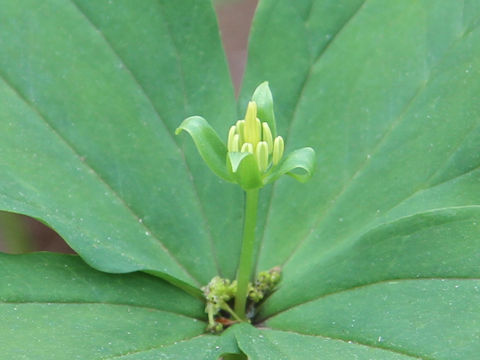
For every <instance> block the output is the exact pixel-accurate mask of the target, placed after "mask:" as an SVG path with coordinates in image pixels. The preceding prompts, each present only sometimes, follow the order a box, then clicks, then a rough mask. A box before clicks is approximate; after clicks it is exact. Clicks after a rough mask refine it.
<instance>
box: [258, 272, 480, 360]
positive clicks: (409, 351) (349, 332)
mask: <svg viewBox="0 0 480 360" xmlns="http://www.w3.org/2000/svg"><path fill="white" fill-rule="evenodd" d="M479 303H480V280H478V279H475V280H462V279H422V280H394V281H387V282H379V283H377V284H373V285H368V286H364V287H358V288H355V289H349V290H347V291H344V292H340V293H335V294H331V295H327V296H324V297H322V298H320V299H318V300H315V301H311V302H308V303H305V304H303V305H300V306H297V307H294V308H292V309H289V310H287V311H285V312H284V313H282V314H279V315H277V316H276V317H274V318H272V319H271V320H269V321H268V322H267V325H269V326H274V327H275V328H279V329H284V330H293V331H298V332H299V333H304V334H313V335H321V336H323V337H328V338H330V339H338V340H343V341H352V342H354V343H357V344H363V345H366V346H368V347H373V348H380V349H385V350H390V351H392V352H396V353H400V354H406V355H410V356H412V358H415V359H419V358H420V359H439V360H440V359H475V358H476V357H477V356H478V353H479V351H480V341H479V340H480V313H479V311H478V304H479ZM313 314H314V315H313ZM312 315H313V316H312ZM380 358H382V359H383V357H380ZM385 358H387V357H385Z"/></svg>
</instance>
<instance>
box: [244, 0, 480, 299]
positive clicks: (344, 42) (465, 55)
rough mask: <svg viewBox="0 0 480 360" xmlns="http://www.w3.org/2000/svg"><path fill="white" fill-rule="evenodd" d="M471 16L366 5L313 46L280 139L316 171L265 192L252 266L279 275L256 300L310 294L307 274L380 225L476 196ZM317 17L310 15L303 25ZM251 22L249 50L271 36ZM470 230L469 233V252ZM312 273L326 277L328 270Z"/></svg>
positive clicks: (479, 87)
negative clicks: (301, 149) (313, 158)
mask: <svg viewBox="0 0 480 360" xmlns="http://www.w3.org/2000/svg"><path fill="white" fill-rule="evenodd" d="M316 3H317V2H314V3H313V4H314V6H313V7H312V9H313V8H315V6H316V5H315V4H316ZM318 3H326V2H321V1H318ZM264 4H271V6H275V9H276V11H278V13H279V14H282V11H283V12H285V14H284V15H283V18H282V19H278V21H279V22H281V21H283V22H285V21H287V20H286V19H287V14H291V16H292V17H295V16H296V15H294V13H293V10H292V9H291V5H289V4H286V3H285V2H282V1H265V2H264ZM264 6H267V5H264ZM479 14H480V8H479V5H478V4H477V3H475V2H465V8H464V3H463V2H457V1H446V2H444V3H442V4H439V3H438V2H435V1H417V2H407V3H405V2H401V1H392V2H384V1H375V0H371V1H370V0H367V1H366V2H364V3H363V5H362V6H360V7H358V9H357V10H356V12H354V13H353V14H351V16H350V17H348V21H346V22H344V23H343V26H341V28H340V29H339V31H338V32H337V33H336V35H335V37H334V38H333V39H331V41H330V42H329V44H328V46H326V47H323V50H320V51H319V53H318V57H317V58H316V60H315V61H314V62H313V64H312V66H311V67H310V68H309V72H308V76H307V77H306V80H305V83H304V86H303V87H302V90H301V94H300V97H299V98H298V103H297V104H296V106H295V112H294V113H293V114H292V116H291V117H290V119H289V127H290V133H289V136H288V138H287V143H288V144H289V145H288V146H291V147H294V146H300V145H302V146H305V145H310V146H312V147H313V148H314V149H315V150H316V152H317V154H318V155H319V156H318V163H317V172H316V174H315V176H314V177H313V178H312V181H310V182H309V183H307V184H306V185H302V186H299V185H297V184H295V183H294V182H292V181H288V180H283V179H282V180H279V181H278V182H277V183H276V185H275V189H274V190H273V198H272V201H271V205H270V207H269V209H270V210H266V211H267V212H268V211H269V212H268V219H267V226H266V230H265V235H264V238H263V241H262V244H261V250H260V258H259V266H258V268H259V269H266V268H270V267H272V266H275V265H283V266H284V274H285V276H284V286H283V287H282V289H280V290H279V291H278V292H277V293H276V294H275V295H274V296H273V297H272V298H271V301H270V304H269V305H268V306H272V307H275V308H278V309H281V308H282V306H289V305H287V303H290V302H292V301H293V300H292V298H291V297H290V295H291V294H292V293H293V291H294V290H293V288H295V289H296V290H295V291H296V292H297V293H298V294H300V296H299V299H298V301H302V300H301V299H303V300H305V297H306V294H309V295H311V296H312V298H313V297H315V296H316V295H320V294H321V293H322V291H323V290H322V289H324V288H323V287H322V286H321V285H320V286H318V290H317V289H312V287H311V283H312V282H314V283H316V284H318V283H319V282H320V280H318V281H317V279H318V275H317V272H316V271H318V269H319V268H322V266H323V265H322V264H324V263H326V262H327V261H328V257H329V256H330V255H331V254H332V253H337V254H339V253H340V252H342V251H345V250H348V249H349V248H350V246H351V244H353V243H355V242H356V241H359V239H361V238H362V235H363V234H366V233H368V232H369V231H370V230H371V229H373V228H375V227H378V226H379V225H381V224H385V223H390V222H392V221H395V220H396V219H401V218H403V217H408V216H412V215H414V214H417V213H418V214H420V213H423V212H428V211H434V210H436V209H444V208H449V207H455V208H457V207H463V206H471V205H477V204H479V203H480V198H479V194H480V191H479V190H480V181H478V173H477V172H476V171H477V170H476V169H477V168H478V166H479V165H480V156H479V154H478V151H477V150H476V149H477V148H478V144H479V142H480V136H479V135H480V133H479V129H478V126H479V124H480V122H479V119H480V108H479V107H478V104H477V101H476V94H478V93H479V91H480V82H479V81H478V78H479V74H480V73H479V70H478V69H480V61H479V59H480V47H479V46H478V44H479V42H480V33H479V31H478V28H477V25H478V21H477V19H478V17H479ZM325 17H328V14H326V13H322V12H318V13H317V12H313V13H311V17H310V18H309V19H310V20H309V21H310V22H312V21H314V19H316V20H315V21H317V22H321V21H322V19H324V18H325ZM256 24H257V25H256V26H257V27H258V28H259V29H263V30H262V32H258V31H259V30H258V29H257V33H258V34H257V35H256V36H255V33H254V34H253V35H252V39H251V42H252V47H254V44H255V43H262V42H264V41H266V39H267V35H268V34H271V33H270V29H269V27H268V23H267V15H266V14H264V13H261V12H259V15H258V18H257V20H256ZM323 35H324V33H322V31H320V30H318V32H317V33H316V36H317V38H318V39H323ZM271 36H273V35H271ZM303 37H304V35H302V33H301V32H300V30H298V38H300V39H301V38H303ZM319 41H320V40H319ZM292 56H293V55H292ZM277 62H279V63H282V60H281V58H279V59H278V60H277ZM251 67H253V68H254V69H253V70H251V71H252V74H255V71H257V70H258V68H257V67H256V66H255V65H254V64H252V65H251ZM255 69H257V70H255ZM252 76H253V75H252ZM283 82H284V83H285V84H287V80H284V81H283ZM285 86H287V85H285ZM273 87H274V86H273V84H272V88H273ZM280 106H282V105H280ZM284 106H286V105H284ZM279 132H280V133H281V130H280V131H279ZM439 214H441V213H439ZM472 216H473V217H472V220H471V221H472V222H473V221H474V218H475V216H476V215H472ZM439 221H441V218H440V219H439ZM456 229H457V230H456V232H455V233H451V235H450V238H444V241H445V242H448V243H449V244H450V245H451V246H452V248H453V249H455V248H456V249H457V250H453V251H455V252H456V251H460V250H459V249H460V247H458V248H457V247H456V243H455V242H456V241H458V240H459V239H460V238H461V237H463V232H462V231H463V230H462V228H460V227H457V228H456ZM477 234H478V232H475V230H474V229H471V231H470V234H469V241H472V243H471V246H472V247H474V246H478V244H477V243H476V242H475V241H476V239H477V238H478V235H477ZM379 241H380V240H379ZM425 241H426V240H425ZM426 246H427V247H428V245H426ZM475 249H476V248H475ZM431 250H432V251H435V250H434V249H433V246H432V249H431ZM411 251H412V254H413V255H412V260H411V263H413V262H414V261H415V260H414V258H415V254H416V249H415V247H412V249H411ZM393 255H394V254H392V256H393ZM338 256H339V258H341V257H342V256H341V255H338ZM344 256H345V258H348V257H349V255H348V251H347V252H346V253H345V255H344ZM359 256H362V255H361V254H359ZM428 263H429V264H430V265H431V266H432V267H434V266H435V264H434V259H433V258H432V259H431V260H428ZM315 264H318V266H316V265H315ZM413 265H415V264H413ZM323 271H325V272H326V273H328V276H326V278H329V279H331V280H332V282H335V279H336V278H337V277H338V276H339V275H338V274H337V273H335V272H334V271H333V270H332V271H328V270H327V269H326V268H325V269H324V270H323ZM347 271H348V270H347ZM352 273H353V272H352ZM414 275H415V274H414ZM447 275H448V273H447V272H445V273H444V276H447ZM340 276H341V275H340ZM299 279H302V281H299ZM287 284H288V285H287ZM293 284H295V285H293ZM313 292H315V293H316V295H314V294H313ZM304 294H305V295H304ZM287 297H288V298H289V299H288V300H287ZM293 302H294V301H293Z"/></svg>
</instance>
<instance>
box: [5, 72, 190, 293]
mask: <svg viewBox="0 0 480 360" xmlns="http://www.w3.org/2000/svg"><path fill="white" fill-rule="evenodd" d="M0 78H1V79H2V80H3V81H4V82H5V84H6V85H7V86H8V87H9V88H10V89H11V90H12V91H13V92H14V93H15V94H16V95H17V97H18V98H19V99H20V100H21V101H22V102H23V103H24V104H26V105H27V106H28V107H29V108H30V109H31V110H32V111H33V112H34V113H35V114H37V116H38V117H39V118H40V119H41V120H42V121H43V123H44V124H45V126H46V127H47V128H48V129H50V131H51V133H52V134H54V135H55V136H56V137H57V138H58V139H59V140H60V141H61V142H62V143H63V144H64V145H65V146H66V147H67V148H68V149H70V151H71V152H72V154H73V155H74V156H75V157H76V158H77V159H78V161H79V162H80V163H81V164H83V165H84V166H86V167H87V168H88V169H90V170H91V171H92V174H93V175H95V177H96V178H97V179H98V180H99V181H100V183H102V184H103V185H104V186H105V187H106V188H107V189H108V190H109V191H110V192H111V193H112V194H113V195H114V196H115V198H116V199H117V200H118V201H119V202H120V203H121V204H122V205H123V207H124V208H125V209H126V210H127V211H128V213H130V215H131V216H132V217H133V218H134V219H135V222H136V223H139V224H140V226H142V227H143V228H144V229H145V230H146V231H147V232H149V233H150V234H152V237H153V238H154V239H155V240H157V242H158V243H159V245H160V246H161V248H162V250H163V251H164V252H165V254H167V255H168V256H169V257H170V259H171V260H172V261H173V262H175V263H176V264H177V265H178V266H179V268H180V269H182V271H183V272H184V273H185V275H187V277H188V278H190V279H191V280H193V281H194V283H195V284H197V285H198V286H199V285H200V282H199V281H198V280H197V279H196V278H195V277H193V275H191V274H190V273H189V272H188V270H187V269H186V268H185V267H184V266H183V264H182V263H180V261H179V260H178V259H177V258H176V257H175V256H173V255H172V254H171V253H170V251H169V250H168V248H167V247H166V246H165V244H164V243H163V242H162V241H161V240H160V238H158V237H157V236H156V235H155V233H154V232H153V231H152V229H150V228H149V227H148V226H147V225H146V224H145V223H144V222H143V221H139V220H140V217H139V216H138V215H137V214H136V213H135V212H134V211H133V209H132V208H131V207H130V206H128V204H127V203H126V202H125V200H124V199H123V198H122V197H121V196H120V195H119V194H118V193H117V192H116V191H115V190H114V189H113V188H112V187H111V186H110V184H109V183H108V182H107V181H105V179H104V178H103V177H102V176H100V174H99V173H98V172H97V171H96V170H95V169H94V168H93V167H92V166H91V165H90V164H89V163H88V162H87V161H86V160H85V159H84V158H83V157H82V156H81V155H80V154H79V153H78V151H77V149H76V148H75V147H74V146H73V144H71V143H70V142H69V141H67V139H66V138H65V137H63V136H62V134H61V133H60V132H59V131H58V130H57V129H56V128H55V127H53V125H52V124H50V122H49V121H48V120H47V118H46V117H45V116H44V115H43V114H42V113H41V112H40V110H39V109H38V108H37V107H36V106H34V105H33V104H32V103H31V102H30V101H29V100H28V99H27V98H26V97H25V96H24V95H23V94H22V93H21V92H20V90H19V89H18V88H16V87H15V86H13V84H12V83H11V82H10V81H8V80H7V78H6V77H5V75H4V74H3V73H1V72H0ZM125 256H126V257H128V258H129V259H130V260H132V261H135V259H133V258H132V257H131V256H130V255H129V254H127V253H125ZM145 270H148V269H145Z"/></svg>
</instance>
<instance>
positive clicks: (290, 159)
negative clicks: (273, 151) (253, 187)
mask: <svg viewBox="0 0 480 360" xmlns="http://www.w3.org/2000/svg"><path fill="white" fill-rule="evenodd" d="M314 169H315V150H313V149H312V148H311V147H305V148H302V149H298V150H295V151H293V152H292V153H290V154H288V156H286V157H284V158H283V160H282V161H281V162H280V163H279V164H278V165H277V166H274V167H273V168H272V169H271V171H270V172H269V173H268V175H267V177H266V178H265V180H264V183H265V184H270V183H272V182H274V181H275V180H277V179H278V178H279V177H280V176H282V175H285V174H286V175H289V176H291V177H293V178H294V179H296V180H298V181H300V182H306V181H308V180H309V179H310V178H311V177H312V175H313V171H314ZM295 170H300V171H302V172H301V173H298V172H294V171H295Z"/></svg>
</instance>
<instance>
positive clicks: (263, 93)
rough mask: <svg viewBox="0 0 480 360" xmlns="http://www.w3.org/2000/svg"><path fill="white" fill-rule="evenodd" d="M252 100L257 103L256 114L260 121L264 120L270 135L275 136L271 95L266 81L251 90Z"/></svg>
mask: <svg viewBox="0 0 480 360" xmlns="http://www.w3.org/2000/svg"><path fill="white" fill-rule="evenodd" d="M252 100H253V101H255V103H256V104H257V116H258V118H259V119H260V121H261V122H266V123H267V124H268V126H269V127H270V130H271V131H272V136H273V138H275V137H276V136H277V125H276V122H275V112H274V110H273V97H272V92H271V91H270V87H269V86H268V81H264V82H263V83H261V84H260V85H259V86H258V87H257V88H256V89H255V91H254V92H253V95H252Z"/></svg>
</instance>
